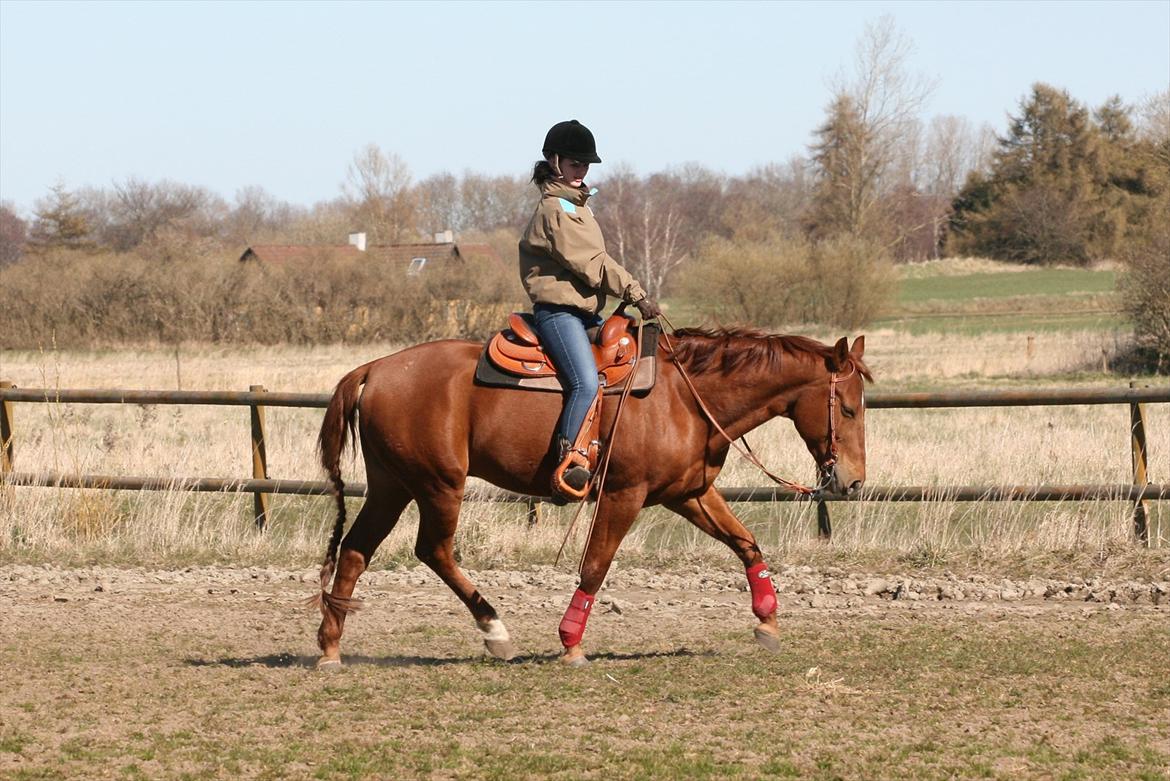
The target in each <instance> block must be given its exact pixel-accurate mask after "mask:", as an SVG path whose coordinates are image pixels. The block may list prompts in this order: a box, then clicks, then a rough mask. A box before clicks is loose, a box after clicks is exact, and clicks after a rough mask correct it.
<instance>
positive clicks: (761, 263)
mask: <svg viewBox="0 0 1170 781" xmlns="http://www.w3.org/2000/svg"><path fill="white" fill-rule="evenodd" d="M681 290H682V293H683V295H684V296H685V297H686V298H687V299H688V300H689V301H690V302H691V303H692V304H693V305H694V306H695V307H696V308H697V309H698V310H699V311H700V312H701V313H703V314H706V315H708V316H711V317H713V318H716V319H730V320H732V321H739V322H746V323H752V324H755V325H759V326H765V327H778V326H781V325H784V324H793V323H816V324H820V325H828V326H835V327H842V328H847V329H851V330H852V329H856V328H859V327H861V326H863V325H866V324H867V323H869V322H871V321H872V320H873V319H874V318H875V317H877V316H878V315H879V314H880V313H881V311H882V310H883V309H884V308H885V307H886V306H887V305H888V304H889V302H890V299H891V297H892V295H893V292H894V270H893V263H892V261H891V260H890V258H889V256H888V254H887V253H886V252H884V251H883V250H882V249H881V248H880V247H878V246H877V245H876V244H874V243H873V242H868V241H865V240H862V239H857V238H852V237H840V238H835V239H829V240H825V241H821V242H810V241H806V240H803V239H785V238H780V237H776V236H773V237H770V238H768V239H765V240H763V241H743V240H728V239H718V238H717V239H712V240H710V241H708V242H707V243H706V244H705V245H704V246H703V248H702V249H701V251H700V252H699V254H698V256H697V257H696V259H695V261H694V262H692V264H691V265H690V266H689V267H688V268H687V270H686V272H685V273H684V275H683V279H682V282H681Z"/></svg>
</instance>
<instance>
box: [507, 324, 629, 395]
mask: <svg viewBox="0 0 1170 781" xmlns="http://www.w3.org/2000/svg"><path fill="white" fill-rule="evenodd" d="M633 325H634V320H633V318H631V317H628V316H626V315H624V314H615V315H612V316H611V317H610V318H609V319H608V320H606V321H605V323H604V324H602V326H601V329H600V333H599V334H598V336H597V339H596V340H595V341H594V343H593V358H594V360H596V362H597V373H598V379H599V380H600V381H601V385H602V387H603V388H612V387H614V386H616V385H621V383H623V382H625V380H626V377H627V376H629V374H630V371H631V370H632V369H633V367H634V359H635V358H636V357H637V355H638V343H637V342H638V340H637V336H636V332H635V330H634V329H633ZM487 353H488V358H489V359H490V360H491V362H492V363H493V364H495V366H496V368H498V369H500V370H501V371H504V372H507V373H509V374H514V375H516V376H518V377H554V376H556V373H557V370H556V367H555V366H553V363H552V361H551V360H550V359H549V357H548V356H547V355H545V352H544V350H543V348H541V346H540V338H539V337H537V335H536V329H535V328H534V327H533V323H532V315H530V314H527V313H523V312H512V313H511V314H510V315H508V328H506V329H504V330H503V331H500V332H499V333H497V334H496V335H495V336H494V337H492V340H491V341H490V342H489V343H488V350H487Z"/></svg>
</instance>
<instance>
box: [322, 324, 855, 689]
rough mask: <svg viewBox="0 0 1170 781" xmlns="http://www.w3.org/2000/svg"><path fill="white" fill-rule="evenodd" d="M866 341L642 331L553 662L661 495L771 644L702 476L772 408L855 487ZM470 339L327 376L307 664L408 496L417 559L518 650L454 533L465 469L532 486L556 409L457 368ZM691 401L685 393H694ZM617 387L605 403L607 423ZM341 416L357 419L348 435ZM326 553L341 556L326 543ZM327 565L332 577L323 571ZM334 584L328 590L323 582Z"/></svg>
mask: <svg viewBox="0 0 1170 781" xmlns="http://www.w3.org/2000/svg"><path fill="white" fill-rule="evenodd" d="M864 349H865V337H864V336H859V337H858V338H857V339H856V340H855V341H854V343H853V345H852V347H850V346H849V343H848V340H847V339H845V338H842V339H840V340H839V341H837V342H836V344H835V345H834V346H832V347H829V346H827V345H825V344H822V343H821V342H818V341H816V340H813V339H810V338H807V337H803V336H783V335H774V334H767V333H764V332H762V331H758V330H754V329H749V328H730V329H697V328H687V329H679V330H677V331H675V332H674V335H673V338H672V337H669V336H667V335H666V334H660V335H659V337H658V345H657V354H656V360H657V361H658V363H657V367H658V377H657V381H656V384H655V385H654V387H653V388H652V390H651V391H650V392H649V393H648V394H645V395H644V396H639V395H630V396H628V398H626V399H625V400H624V404H625V408H624V409H623V410H622V413H621V419H620V429H618V431H617V434H616V437H613V436H612V434H611V438H612V439H613V442H612V453H611V456H610V462H609V465H608V472H607V474H606V479H605V482H604V487H603V491H602V492H601V494H600V497H599V498H598V503H597V506H596V508H595V521H594V525H593V526H592V529H591V533H590V534H589V537H588V540H587V541H586V544H585V551H584V555H583V558H582V564H581V568H580V585H579V587H578V589H577V590H576V592H575V593H574V594H573V596H572V598H571V599H570V603H569V607H568V609H567V610H566V612H565V614H564V617H563V618H562V621H561V624H560V627H559V634H560V639H561V643H562V645H563V647H564V652H563V655H562V656H561V657H560V659H561V660H562V661H564V662H565V663H567V664H571V665H582V664H588V658H587V657H586V655H585V652H584V650H583V649H582V647H581V643H582V639H583V636H584V632H585V625H586V622H587V620H588V617H589V612H590V609H591V608H592V606H593V601H594V595H596V594H597V591H598V590H599V589H600V587H601V584H602V581H603V580H604V578H605V576H606V573H607V572H608V571H609V567H610V564H611V562H612V561H613V557H614V554H615V553H616V552H617V549H618V546H619V545H620V544H621V541H622V539H623V538H624V537H625V536H626V533H627V532H628V531H629V530H630V527H631V525H632V524H633V523H634V520H635V518H636V517H637V515H638V512H639V510H641V509H642V508H643V507H650V506H653V505H663V506H665V507H667V508H669V509H670V510H672V511H674V512H675V513H677V514H679V515H681V516H682V517H683V518H685V519H687V520H688V521H690V522H691V523H692V524H694V525H695V526H697V527H698V528H699V529H701V530H703V531H704V532H706V533H707V534H708V535H710V536H712V537H714V538H715V539H717V540H719V541H721V542H723V543H724V544H726V545H727V546H728V547H729V548H731V550H732V551H733V552H734V553H735V555H736V556H738V557H739V559H740V561H741V562H742V564H743V566H744V568H745V572H746V575H747V578H748V583H749V587H750V591H751V594H752V611H753V613H754V614H755V617H756V618H757V619H758V621H759V623H758V625H757V626H756V627H755V630H754V634H755V638H756V640H757V641H758V642H759V643H760V644H761V645H763V646H764V647H765V648H767V649H769V650H771V651H774V652H778V651H779V650H780V629H779V625H778V624H777V621H776V607H777V602H776V596H775V590H774V587H773V585H772V580H771V576H770V574H769V572H768V569H767V566H766V564H765V563H764V559H763V555H762V553H761V551H760V548H759V546H758V545H757V544H756V540H755V538H754V537H753V535H752V534H751V532H750V531H748V530H747V528H745V527H744V525H743V524H742V523H741V522H740V521H739V519H738V518H736V516H735V514H734V513H733V512H732V510H731V508H730V507H729V506H728V503H727V502H726V500H724V498H723V497H722V495H721V494H720V493H719V491H718V490H717V489H716V488H715V485H714V483H715V478H716V477H717V476H718V474H719V472H720V470H721V469H722V468H723V464H724V461H725V460H726V458H727V455H728V451H729V447H730V445H731V440H733V439H736V438H738V437H741V436H742V435H744V434H746V433H747V432H749V431H751V430H752V429H754V428H756V427H757V426H759V425H761V424H763V423H765V422H767V421H768V420H771V419H772V418H774V417H777V416H781V417H786V418H788V419H790V420H791V421H792V423H793V424H794V425H795V427H796V431H797V432H798V433H799V435H800V437H801V438H802V439H803V441H804V443H805V445H806V447H807V448H808V451H809V453H810V454H811V456H812V457H813V460H814V462H815V464H816V467H817V472H818V474H819V475H820V478H821V483H820V485H819V486H818V488H819V489H821V490H826V491H830V492H833V493H836V494H844V495H853V494H856V493H857V492H858V491H859V490H860V489H861V487H862V484H863V483H864V481H865V396H864V386H865V382H866V381H872V379H873V377H872V375H871V373H870V370H869V369H868V368H867V367H866V365H865V362H864V360H863V353H864ZM482 351H483V344H481V343H477V342H470V341H461V340H443V341H435V342H428V343H424V344H420V345H416V346H413V347H409V348H406V349H404V350H402V351H400V352H397V353H394V354H392V355H388V356H385V357H383V358H379V359H377V360H374V361H371V362H369V363H366V364H364V365H362V366H359V367H357V368H356V369H354V370H352V371H351V372H349V373H348V374H346V375H345V376H344V377H342V379H341V380H340V381H339V382H338V383H337V387H336V389H335V390H334V392H333V395H332V397H331V399H330V402H329V406H328V408H327V409H326V412H325V417H324V420H323V422H322V425H321V431H320V436H319V438H318V449H319V452H320V458H321V464H322V466H323V467H324V468H325V471H326V472H327V473H328V475H329V482H330V484H331V485H332V486H333V488H334V491H333V493H334V495H335V497H336V501H337V519H336V523H335V524H334V528H333V532H332V535H331V538H330V540H329V545H328V549H327V552H326V555H325V560H324V562H323V564H322V566H321V572H320V581H321V587H320V592H319V593H318V594H316V595H315V596H314V597H312V598H311V599H310V602H314V603H316V604H317V605H318V606H319V608H320V610H321V614H322V621H321V625H320V628H319V630H318V632H317V641H318V644H319V646H320V648H321V653H322V655H321V657H320V659H319V660H318V667H320V668H325V667H329V666H331V665H340V664H341V652H340V643H341V636H342V631H343V628H344V624H345V618H346V614H347V613H348V612H349V611H351V610H353V609H355V608H356V607H358V606H359V604H360V603H359V602H358V601H357V600H355V599H353V597H352V595H353V591H354V587H355V584H356V583H357V580H358V577H359V576H360V575H361V574H362V573H363V572H364V571H365V570H366V568H367V567H368V566H369V563H370V559H371V557H372V556H373V555H374V552H375V551H376V550H377V548H378V545H379V544H380V543H381V542H382V541H383V540H384V539H385V538H386V536H387V535H388V534H389V533H390V532H391V530H393V528H394V526H395V524H396V523H397V521H398V519H399V517H400V516H401V514H402V512H403V510H404V509H405V508H406V507H407V505H408V504H409V503H410V502H411V501H414V502H415V503H417V505H418V513H419V525H418V537H417V541H416V543H415V548H414V552H415V555H416V556H417V557H418V558H419V559H420V560H421V561H422V562H423V563H425V564H426V565H427V566H428V567H430V569H432V570H433V571H434V572H435V574H436V575H438V576H439V578H440V579H442V581H443V582H444V583H446V584H447V586H448V587H450V588H451V590H452V591H454V592H455V594H456V595H457V596H458V597H459V599H460V600H462V602H463V604H464V605H466V607H467V609H468V610H469V611H470V613H471V615H472V617H473V619H474V620H475V624H476V627H477V628H478V630H479V631H480V632H481V633H482V636H483V641H484V644H485V647H486V649H487V651H488V653H490V654H491V655H493V656H495V657H496V658H499V659H505V660H507V659H511V658H512V657H513V656H515V654H516V650H515V648H514V646H513V644H512V641H511V637H510V634H509V632H508V630H507V627H506V626H505V624H504V622H503V621H502V620H501V618H500V616H499V614H498V613H497V612H496V610H495V608H493V607H492V606H491V604H489V602H488V601H487V600H486V599H485V598H484V596H483V595H482V594H481V593H480V592H479V590H478V589H477V588H476V587H475V585H474V584H473V583H472V582H471V581H470V580H469V579H468V578H467V577H466V575H465V574H464V573H463V572H462V570H461V569H460V568H459V566H458V564H457V563H456V560H455V556H454V545H453V540H454V536H455V529H456V526H457V525H458V523H459V510H460V505H461V503H462V501H463V492H464V486H465V483H466V480H467V478H468V477H469V476H475V477H478V478H482V479H483V480H486V481H487V482H489V483H492V484H494V485H496V486H499V487H500V488H503V489H505V490H509V491H514V492H517V493H522V494H529V495H533V496H547V495H548V494H549V484H550V479H551V475H552V472H553V470H554V469H555V467H556V465H557V464H556V461H555V454H552V453H550V448H549V443H550V441H551V439H552V431H553V427H554V425H555V423H556V421H557V418H558V416H559V415H560V413H561V397H560V396H559V395H558V394H556V393H549V392H540V391H532V390H517V389H510V388H497V387H486V386H483V385H477V384H476V383H475V382H474V381H473V376H474V372H475V366H476V361H477V359H478V358H479V356H480V353H481V352H482ZM700 399H701V401H700ZM617 405H618V401H617V399H616V397H613V396H607V397H606V398H605V402H604V404H603V410H602V423H601V426H602V428H601V430H602V431H603V432H610V431H611V427H612V425H613V422H614V417H615V414H616V412H617ZM355 413H356V415H357V417H358V421H359V422H358V424H356V429H357V431H356V434H355V420H354V418H355ZM355 436H356V437H360V441H361V447H362V454H363V458H364V460H365V464H366V473H367V486H368V487H367V493H366V499H365V503H364V505H363V506H362V507H361V510H360V511H359V512H358V515H357V518H356V519H355V520H354V522H353V525H352V527H351V528H350V530H349V532H348V533H347V534H346V535H345V538H344V540H342V539H341V535H342V531H343V529H344V525H345V521H346V517H345V511H346V510H345V502H344V498H343V494H342V489H343V487H344V482H343V480H342V476H341V469H340V460H341V455H342V452H343V450H344V449H345V448H346V446H347V439H348V443H349V445H350V446H352V445H353V441H354V439H355ZM339 550H340V552H339ZM334 576H335V577H334ZM331 580H332V589H330V588H329V583H330V581H331Z"/></svg>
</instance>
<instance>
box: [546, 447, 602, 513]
mask: <svg viewBox="0 0 1170 781" xmlns="http://www.w3.org/2000/svg"><path fill="white" fill-rule="evenodd" d="M562 443H563V444H561V447H560V453H559V458H560V462H559V463H558V465H557V468H556V469H555V470H553V477H552V491H553V497H554V498H557V497H559V498H562V499H564V500H565V501H566V502H579V501H581V500H582V499H584V498H585V497H586V496H588V495H589V484H590V483H591V482H592V480H593V473H592V472H591V471H589V454H588V453H587V452H586V451H584V450H581V449H579V448H574V447H571V446H569V445H568V441H567V440H562Z"/></svg>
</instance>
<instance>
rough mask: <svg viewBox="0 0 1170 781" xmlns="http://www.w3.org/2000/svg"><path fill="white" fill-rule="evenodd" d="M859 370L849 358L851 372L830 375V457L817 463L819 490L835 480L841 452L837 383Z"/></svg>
mask: <svg viewBox="0 0 1170 781" xmlns="http://www.w3.org/2000/svg"><path fill="white" fill-rule="evenodd" d="M856 372H857V364H856V363H855V362H854V361H853V360H852V359H850V360H849V373H848V374H844V375H843V374H841V373H840V372H832V373H831V374H830V375H829V434H828V438H829V457H828V458H827V459H825V461H824V462H823V463H821V464H818V465H817V469H818V470H819V471H820V473H821V483H820V485H818V486H817V489H816V490H817V491H818V492H820V491H823V490H824V489H825V488H826V487H828V485H829V483H831V482H832V481H833V476H834V474H835V473H836V471H837V456H838V454H839V450H838V447H837V445H838V443H839V442H840V441H841V433H840V432H839V431H838V430H837V428H838V427H837V407H838V406H839V405H838V404H837V384H838V383H841V382H845V380H847V379H849V378H850V377H852V376H853V375H854V373H856Z"/></svg>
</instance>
